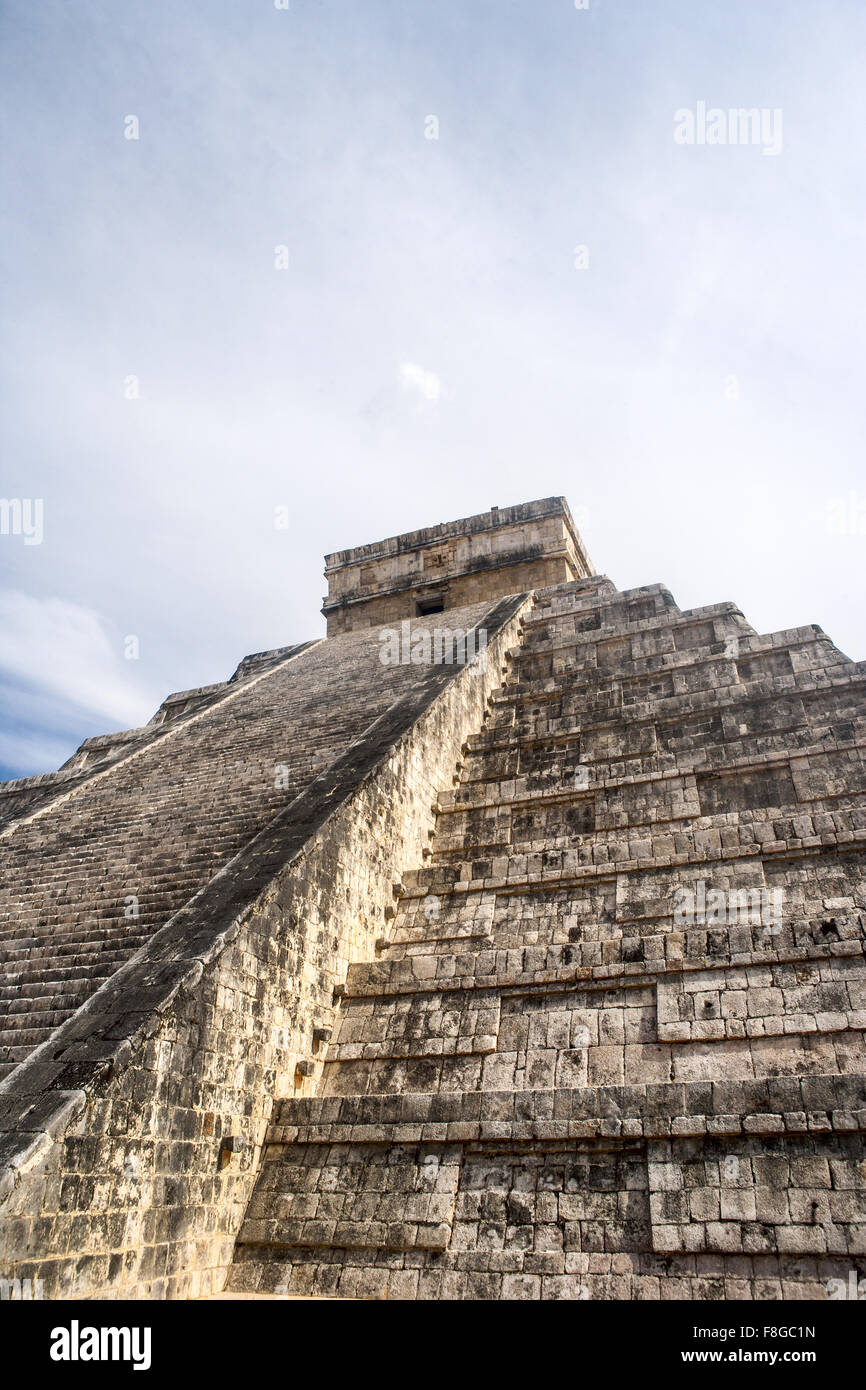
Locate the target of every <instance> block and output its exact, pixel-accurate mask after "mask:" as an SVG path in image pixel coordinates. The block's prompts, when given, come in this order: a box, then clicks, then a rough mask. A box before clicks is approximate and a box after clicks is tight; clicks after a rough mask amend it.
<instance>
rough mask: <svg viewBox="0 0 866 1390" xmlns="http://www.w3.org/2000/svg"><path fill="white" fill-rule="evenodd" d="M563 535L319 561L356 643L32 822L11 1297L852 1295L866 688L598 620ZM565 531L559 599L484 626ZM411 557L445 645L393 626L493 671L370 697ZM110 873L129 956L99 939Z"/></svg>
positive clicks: (10, 1146) (144, 751) (544, 520)
mask: <svg viewBox="0 0 866 1390" xmlns="http://www.w3.org/2000/svg"><path fill="white" fill-rule="evenodd" d="M550 501H552V502H553V503H557V502H558V499H550V500H549V502H550ZM549 502H548V503H532V504H528V505H527V507H525V508H515V509H509V510H508V513H507V514H506V513H503V514H502V519H501V523H500V520H496V521H495V523H494V521H492V520H491V517H490V514H486V515H485V516H484V517H481V518H470V519H469V522H467V523H465V524H464V523H453V524H451V525H449V526H448V527H444V528H442V527H440V528H431V530H430V531H429V532H421V533H413V535H411V536H406V537H398V538H394V539H393V541H390V542H383V543H381V544H380V545H379V546H371V547H363V548H361V550H359V551H357V552H342V553H341V554H340V555H338V556H335V557H329V562H330V563H329V578H330V579H331V582H332V595H331V599H329V603H330V604H331V609H332V611H331V610H328V611H329V626H331V630H332V631H334V630H336V629H337V628H338V627H339V626H340V625H342V626H344V627H346V628H347V629H350V630H348V631H347V632H346V633H345V635H343V636H339V637H333V636H332V637H329V638H328V639H327V641H326V642H324V643H321V644H319V645H317V646H314V647H312V648H311V649H284V651H282V652H280V653H274V654H260V655H259V656H258V657H256V658H248V659H247V660H246V661H245V662H244V663H242V664H241V666H240V667H239V668H238V671H237V672H236V673H235V677H234V678H233V680H232V682H228V683H227V684H226V686H225V687H215V688H213V687H212V688H208V689H206V690H200V691H194V692H181V695H180V696H178V697H170V699H169V700H168V701H166V702H165V704H164V705H163V707H162V709H161V712H160V715H159V716H158V717H157V718H158V720H159V722H158V723H157V724H155V725H152V726H149V731H138V732H134V733H133V734H132V735H126V736H113V737H112V736H108V738H107V740H106V741H105V743H104V746H100V747H98V748H97V749H96V750H95V751H96V753H98V754H99V756H100V759H101V760H100V762H99V763H98V764H94V765H93V771H92V772H89V771H88V765H87V761H86V756H89V754H88V750H87V749H86V748H85V762H84V764H83V765H79V767H78V770H77V771H75V770H74V768H73V769H72V770H73V772H74V776H75V778H77V779H78V780H74V779H73V780H71V781H70V780H68V778H69V770H67V773H64V774H56V775H55V776H57V777H60V778H61V779H62V778H67V780H65V781H64V780H61V781H59V782H57V783H52V784H50V785H46V784H45V782H44V779H39V783H40V785H38V786H36V787H34V788H32V789H31V790H32V791H33V794H34V798H35V800H33V801H32V802H31V811H30V814H29V815H22V814H20V813H19V814H18V824H17V825H14V826H12V827H11V828H10V829H8V830H7V832H6V843H8V845H9V849H10V864H11V866H12V872H13V876H12V878H10V880H9V885H10V886H9V889H8V896H7V898H6V902H7V916H6V917H5V918H4V919H3V922H2V926H0V933H2V934H0V950H3V951H8V952H9V955H8V957H5V958H4V964H3V966H2V969H3V970H4V971H6V972H8V974H7V982H8V993H7V995H5V996H4V997H6V998H7V999H8V1000H9V1001H10V1002H12V1001H18V1000H20V1001H21V1007H19V1008H16V1011H15V1014H10V1015H9V1016H8V1017H7V1022H8V1023H9V1025H10V1028H11V1029H12V1032H13V1035H14V1033H15V1029H16V1027H17V1028H18V1030H19V1031H21V1025H20V1023H19V1020H21V1019H26V1020H27V1027H26V1028H25V1029H24V1031H25V1033H26V1034H27V1036H26V1037H25V1038H21V1039H18V1038H16V1039H15V1040H14V1041H13V1042H11V1043H9V1044H8V1046H10V1048H14V1047H19V1048H21V1047H23V1048H24V1050H25V1051H26V1050H27V1048H28V1047H29V1048H35V1050H34V1051H32V1053H31V1055H30V1056H29V1057H27V1058H26V1059H24V1057H23V1054H19V1055H18V1056H16V1055H14V1054H12V1053H11V1052H10V1054H9V1060H10V1062H12V1063H15V1062H17V1063H18V1064H17V1065H15V1066H14V1067H13V1069H12V1070H10V1073H9V1075H8V1076H7V1078H6V1081H5V1082H4V1083H2V1085H0V1159H2V1162H3V1164H4V1165H5V1167H4V1168H3V1173H2V1176H0V1203H2V1205H0V1220H2V1222H3V1225H2V1234H0V1265H2V1266H3V1270H4V1273H5V1272H6V1271H8V1272H9V1274H10V1275H11V1276H12V1277H20V1278H27V1277H31V1278H32V1277H40V1278H42V1279H43V1282H44V1283H45V1285H46V1286H47V1291H48V1292H49V1294H50V1295H51V1294H53V1295H55V1296H56V1295H57V1294H59V1293H63V1292H68V1291H73V1290H74V1291H76V1292H82V1293H85V1294H89V1295H92V1296H97V1297H113V1296H130V1295H131V1296H138V1297H162V1296H167V1297H182V1296H195V1295H196V1294H199V1293H202V1292H204V1293H207V1292H210V1291H212V1290H216V1289H219V1288H221V1287H222V1285H223V1282H224V1281H225V1279H226V1275H227V1273H228V1287H229V1288H230V1289H234V1290H236V1291H239V1292H240V1291H256V1292H271V1293H289V1294H301V1295H304V1296H309V1295H314V1296H315V1295H321V1296H328V1297H333V1296H335V1295H336V1296H343V1297H353V1298H356V1297H370V1298H372V1297H389V1298H412V1299H414V1298H424V1299H426V1298H491V1299H492V1298H504V1299H512V1298H514V1299H547V1298H566V1299H568V1298H576V1299H582V1298H592V1299H598V1298H603V1299H617V1298H623V1299H631V1298H636V1299H669V1298H699V1299H703V1298H730V1299H745V1298H756V1299H764V1298H809V1299H819V1298H824V1297H827V1295H828V1288H829V1287H830V1285H829V1281H830V1280H842V1281H846V1280H847V1279H848V1276H849V1272H850V1271H851V1270H852V1269H856V1270H858V1271H859V1274H860V1276H861V1277H862V1276H863V1274H864V1273H866V1250H864V1233H866V1197H864V1193H866V1152H864V1144H863V1132H864V1128H866V1067H864V1060H863V1028H864V1023H866V969H864V914H866V881H864V874H863V864H864V839H866V796H864V792H866V777H864V757H863V750H864V738H863V734H864V728H866V718H864V700H863V691H864V683H866V665H864V664H862V663H861V664H855V663H852V662H850V661H848V660H847V659H846V658H845V657H844V656H842V655H841V653H839V652H838V651H837V650H836V649H835V648H834V647H833V645H832V643H831V642H830V641H829V640H828V639H827V638H826V637H825V635H824V634H823V633H822V632H821V630H820V629H818V628H815V627H807V628H801V629H796V630H793V631H787V632H783V633H776V634H772V635H769V636H759V635H758V634H756V633H755V632H754V631H753V630H752V629H751V628H750V627H749V626H748V624H747V623H746V621H745V620H744V618H743V616H742V614H740V612H739V611H738V610H737V609H736V608H735V607H734V606H733V605H731V604H728V603H723V604H717V605H714V606H712V607H708V608H703V609H700V610H694V611H691V612H681V611H680V610H679V609H678V608H677V606H676V604H675V602H674V600H673V598H672V597H671V595H670V594H669V593H668V592H667V590H665V589H664V588H663V587H661V586H659V585H651V586H647V587H646V588H642V589H638V590H632V591H627V592H624V593H623V592H619V591H618V590H616V588H615V587H614V585H613V584H612V583H611V582H610V581H609V580H607V579H605V578H604V577H601V576H589V575H588V574H586V573H585V570H582V569H581V567H582V566H586V565H588V562H586V561H585V552H584V551H583V549H582V546H580V544H579V539H578V540H575V537H574V535H573V527H572V525H571V522H570V517H568V516H567V509H565V511H563V508H562V506H555V505H554V506H552V507H551V506H550V505H549ZM511 513H514V515H511ZM563 518H567V521H564V520H563ZM548 526H553V527H554V530H556V528H557V527H560V528H562V527H565V532H564V533H557V535H558V537H559V539H557V537H556V536H553V533H551V537H552V539H551V537H547V538H546V533H545V535H539V536H535V537H533V538H530V539H527V535H526V534H525V529H526V528H527V527H528V528H530V530H531V529H532V528H534V527H540V528H542V530H543V529H544V528H545V527H548ZM461 527H463V531H461ZM521 528H523V530H522V529H521ZM495 533H499V535H500V536H501V537H502V542H501V545H502V548H501V554H500V553H499V552H497V549H496V547H495V546H492V545H491V548H490V550H489V553H488V552H487V551H483V547H485V546H487V545H488V542H489V541H490V537H491V536H492V535H493V534H495ZM507 533H510V534H507ZM566 533H567V534H566ZM563 535H565V540H566V542H567V545H566V549H567V550H568V551H569V555H570V559H569V561H568V563H570V564H572V566H573V567H574V566H576V568H577V570H578V571H580V572H581V573H582V576H583V577H579V578H576V579H565V581H564V582H560V580H561V579H562V576H560V575H559V574H558V573H554V575H553V577H554V579H555V580H556V581H557V582H555V583H553V584H551V583H550V582H548V581H549V578H550V572H549V571H547V579H545V581H544V587H539V584H540V583H541V582H542V581H540V580H537V579H536V578H530V580H529V583H528V584H527V587H532V588H533V590H534V592H533V593H532V595H531V597H529V598H525V597H523V598H521V597H517V598H512V599H501V598H500V596H501V595H503V594H504V593H506V592H507V586H508V584H509V582H510V581H511V579H512V578H513V577H514V576H516V575H518V574H521V575H522V576H524V577H525V576H526V575H528V574H530V571H529V570H528V569H526V566H527V565H528V564H530V563H531V564H535V563H536V562H538V563H543V564H545V565H549V564H551V563H556V564H559V563H560V562H561V561H562V562H563V563H565V561H564V560H563V557H562V556H561V555H557V554H554V551H555V550H556V546H557V544H558V543H559V540H562V537H563ZM548 539H550V540H551V545H550V547H549V548H547V540H548ZM536 543H537V544H538V545H539V546H540V547H541V551H540V552H539V554H538V555H534V556H529V555H527V554H526V553H524V552H525V549H526V546H527V545H529V546H530V547H531V546H532V545H535V544H536ZM479 545H481V547H482V549H479ZM437 547H440V548H439V549H437ZM569 547H570V548H569ZM482 551H483V555H484V556H486V558H485V559H484V563H480V561H481V559H482ZM436 554H439V555H440V561H441V563H440V565H439V567H438V568H439V570H440V571H441V570H443V568H444V569H445V570H447V572H448V573H447V578H448V583H447V587H443V586H441V585H440V590H441V592H443V593H444V594H445V602H446V610H445V612H444V613H443V614H442V615H441V616H440V615H439V614H437V615H436V616H435V617H428V618H426V619H423V618H416V619H414V622H415V624H417V625H419V626H420V625H421V624H422V623H428V624H430V625H433V624H438V623H448V624H450V625H452V626H457V625H460V626H468V625H471V624H472V623H477V624H480V625H482V626H484V627H485V628H486V629H487V630H488V631H489V635H490V645H489V649H488V659H487V662H486V664H485V665H484V669H482V668H481V666H478V665H476V667H474V668H473V667H470V668H468V669H461V670H457V671H455V670H454V669H453V668H443V667H442V666H436V665H433V666H432V667H431V666H425V665H423V664H422V665H420V666H419V665H412V663H411V662H408V663H407V664H406V665H400V666H398V667H390V668H389V667H383V666H382V664H381V662H380V661H379V641H378V633H377V631H376V629H375V628H374V627H371V626H370V624H374V623H378V622H380V621H391V619H392V618H393V619H396V620H398V621H402V619H404V618H406V617H409V616H411V614H412V613H414V612H415V607H414V605H415V604H417V603H418V602H419V601H420V602H421V603H422V604H423V603H424V602H426V600H425V597H424V595H425V593H426V592H427V590H426V588H425V586H426V585H427V582H428V581H427V577H426V574H427V572H426V570H425V565H427V561H428V559H430V557H431V556H433V555H436ZM497 556H498V558H497ZM500 561H501V563H500ZM356 571H357V573H356ZM533 574H534V572H533ZM434 577H435V576H434ZM440 577H441V575H440ZM430 582H431V583H432V582H433V581H432V578H431V579H430ZM476 583H479V584H481V585H482V587H481V588H480V589H478V590H475V591H473V590H472V589H471V588H470V587H468V586H471V585H474V584H476ZM434 587H435V586H434ZM466 593H474V596H475V597H478V598H483V599H485V600H487V602H486V604H484V603H482V604H481V605H480V606H476V607H475V608H473V609H471V610H467V609H458V610H456V611H455V612H451V611H450V600H451V599H452V598H453V597H454V595H455V594H461V595H464V594H466ZM495 599H500V601H499V602H498V603H497V604H495V605H494V606H493V607H492V608H491V607H490V603H491V602H492V601H493V600H495ZM353 628H354V629H355V630H351V629H353ZM92 742H93V741H89V743H92ZM99 742H100V741H97V743H99ZM289 745H291V748H292V749H293V750H294V752H295V756H292V755H290V754H289V755H286V754H288V749H289ZM277 749H282V750H284V755H283V756H280V755H278V752H277ZM72 762H73V764H74V762H75V760H72ZM276 763H286V764H288V765H289V767H290V768H291V769H292V773H291V777H290V785H289V787H288V788H286V789H283V791H282V793H281V794H280V795H276V794H275V791H274V788H273V785H272V783H271V785H265V782H266V781H267V779H263V778H262V775H261V770H262V768H266V767H267V768H272V767H273V765H274V764H276ZM52 788H53V791H52ZM24 790H25V791H26V790H27V789H26V788H25V789H24ZM19 792H20V788H17V786H16V787H13V788H11V794H12V795H18V794H19ZM52 797H53V799H52ZM280 797H282V799H280ZM18 804H19V805H22V804H26V803H22V802H19V803H18ZM100 836H101V837H102V838H100ZM0 843H2V842H0ZM34 866H36V869H37V872H36V873H34ZM55 866H56V871H55ZM132 866H134V868H135V871H136V872H138V873H139V874H140V877H141V881H142V882H143V884H144V885H145V887H144V891H143V894H142V901H143V902H144V901H146V902H147V903H148V906H149V909H150V904H151V899H150V898H149V897H148V894H149V893H152V894H153V895H154V900H153V906H152V915H151V916H149V917H148V918H147V919H146V921H145V923H144V926H143V928H141V929H140V930H141V936H142V940H141V941H140V942H139V941H138V940H137V939H136V938H135V936H134V934H133V933H134V931H135V927H134V924H130V923H128V922H127V923H125V924H124V923H122V922H120V921H118V920H117V917H116V914H115V916H114V917H112V916H111V913H110V912H106V910H105V907H104V904H105V902H106V901H107V900H109V901H111V902H117V901H118V899H119V897H120V896H121V889H122V888H123V887H124V886H125V884H126V883H127V882H128V881H129V876H130V873H131V872H132ZM15 874H17V875H18V877H17V879H16V878H15V877H14V875H15ZM15 885H17V886H15ZM6 891H7V890H6V888H5V887H4V892H6ZM128 891H130V892H135V891H136V890H135V887H134V886H133V887H130V888H129V890H128ZM159 894H162V896H161V897H160V896H158V895H159ZM111 895H113V896H111ZM167 918H168V919H169V920H166V919H167ZM91 924H98V925H91ZM97 930H98V931H99V932H101V933H103V935H102V936H101V937H99V938H98V939H99V940H100V941H105V942H106V943H107V944H106V947H105V949H106V953H107V954H111V953H114V954H113V955H112V959H111V961H108V960H107V959H106V962H105V963H106V965H107V966H108V969H106V970H105V971H104V973H103V974H102V975H100V974H99V971H98V969H95V968H94V966H95V962H94V961H93V960H92V959H91V957H92V956H93V955H94V954H95V947H94V945H93V942H94V941H96V940H97V938H96V936H95V935H91V934H89V933H95V932H96V931H97ZM67 942H68V944H69V947H70V950H69V951H68V952H67V953H65V954H64V952H63V950H62V947H63V946H64V944H66V943H67ZM136 951H137V954H136ZM67 955H68V957H69V963H68V965H66V964H64V965H59V964H58V963H59V962H60V961H61V959H65V958H66V956H67ZM12 972H17V973H15V974H13V973H12ZM30 985H32V989H28V988H22V987H23V986H30ZM41 1000H45V1001H47V1002H46V1003H44V1004H41V1003H40V1001H41ZM40 1013H41V1014H44V1015H46V1016H45V1017H42V1018H40V1017H39V1015H40ZM55 1015H56V1017H55ZM43 1039H44V1041H43ZM39 1043H41V1046H37V1044H39Z"/></svg>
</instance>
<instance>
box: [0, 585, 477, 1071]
mask: <svg viewBox="0 0 866 1390" xmlns="http://www.w3.org/2000/svg"><path fill="white" fill-rule="evenodd" d="M486 611H487V606H486V605H482V606H480V607H479V606H478V605H476V606H475V607H474V608H469V609H466V610H464V616H465V618H466V619H467V620H468V621H470V622H471V621H474V620H475V619H476V618H477V617H479V616H480V615H481V614H483V613H484V612H486ZM424 674H425V672H424V671H423V669H422V668H420V667H417V666H394V667H385V666H383V665H382V662H381V660H380V649H379V643H378V642H377V635H376V632H375V631H361V632H355V633H349V634H347V635H345V636H341V637H338V638H335V639H332V640H329V641H328V642H327V643H324V642H322V643H319V644H318V645H317V644H302V645H300V646H297V647H290V648H285V649H281V650H279V651H276V652H274V653H258V654H256V656H254V657H248V658H246V660H245V661H244V662H242V663H241V665H240V667H239V668H238V671H237V672H236V673H235V677H233V678H232V681H231V682H226V683H225V685H224V686H214V687H209V688H208V689H207V690H206V691H205V692H204V696H202V692H201V691H199V692H182V693H181V696H175V697H169V699H168V700H167V701H165V702H164V705H163V706H162V707H161V709H160V711H159V712H158V715H157V716H155V721H156V722H155V723H152V725H148V726H145V728H144V729H141V730H135V731H128V732H127V733H125V734H122V735H114V736H105V737H103V738H99V739H88V740H87V741H86V743H85V744H84V745H82V748H83V749H84V752H83V753H82V752H80V754H79V755H76V757H75V758H73V759H71V760H70V763H71V764H77V762H79V761H81V760H82V759H83V760H84V763H86V764H87V766H86V767H85V770H84V771H83V772H76V773H75V775H76V777H77V779H78V780H77V781H76V780H73V781H71V782H70V781H69V780H68V777H69V776H71V774H67V773H62V772H61V773H59V774H52V775H45V776H42V777H38V778H33V779H24V781H19V782H16V783H13V784H0V803H2V802H8V803H9V806H8V807H7V812H6V814H7V817H9V816H11V815H12V814H16V815H17V816H18V817H19V818H18V819H17V820H13V819H8V820H7V823H6V824H5V828H3V829H2V830H0V1081H2V1080H4V1079H5V1078H6V1077H7V1076H9V1075H10V1074H11V1073H12V1072H13V1071H14V1070H15V1068H16V1067H17V1065H18V1064H19V1063H20V1062H22V1061H24V1060H25V1058H27V1057H28V1056H29V1055H30V1054H31V1053H32V1051H33V1050H34V1049H35V1048H36V1047H38V1046H39V1045H40V1044H41V1043H44V1042H45V1041H46V1040H47V1039H48V1038H49V1037H50V1036H51V1034H52V1033H53V1032H54V1030H55V1029H56V1028H58V1027H59V1026H60V1025H61V1024H63V1023H64V1022H66V1020H67V1019H69V1018H71V1016H72V1015H73V1014H74V1013H75V1012H76V1010H77V1009H78V1008H80V1007H81V1005H82V1004H83V1003H84V1002H85V1001H86V1000H87V999H88V998H90V996H91V995H92V994H93V993H94V992H95V991H96V990H97V989H98V988H99V986H100V985H102V984H103V983H104V982H105V981H106V980H108V979H109V978H110V977H111V976H112V975H113V974H114V972H115V971H116V970H117V969H118V968H119V967H120V966H121V965H123V964H124V963H125V962H126V961H128V960H129V959H130V957H131V956H133V955H134V954H135V952H136V951H138V950H139V949H140V948H141V947H142V946H143V945H145V943H146V942H147V941H148V940H149V939H150V938H151V937H152V936H153V934H154V933H155V932H156V931H157V930H159V928H160V927H162V926H163V925H164V924H165V923H166V922H167V921H168V920H169V918H171V917H172V915H173V914H174V913H176V912H177V911H178V910H179V909H180V908H181V907H183V906H184V904H186V903H187V902H189V900H190V899H191V898H192V897H193V896H194V894H195V893H197V892H198V891H199V890H200V889H201V888H202V887H203V886H204V885H205V884H207V883H208V882H209V881H210V880H211V879H212V878H213V877H214V875H215V874H216V873H217V872H218V871H219V870H220V869H221V868H222V867H223V866H224V865H225V864H226V863H227V862H228V861H229V860H230V859H231V858H232V857H233V856H234V855H235V854H237V853H238V852H239V851H240V850H241V849H242V848H243V847H244V846H246V845H247V844H249V842H250V841H251V840H252V838H253V837H254V836H255V835H256V834H257V833H258V832H259V831H260V830H262V829H263V827H265V826H266V825H267V824H268V823H269V822H270V821H272V820H273V819H274V817H275V816H277V814H278V813H279V812H280V811H281V810H283V809H284V808H285V807H286V806H287V805H288V804H289V803H290V802H291V801H292V800H293V799H294V798H295V797H296V796H297V795H298V794H299V793H300V792H301V791H302V790H303V789H304V788H305V787H308V786H309V785H310V783H312V782H313V780H314V779H315V777H316V776H317V775H318V774H320V773H321V772H322V771H323V770H324V769H326V768H328V767H329V766H331V765H332V764H333V763H334V761H335V759H337V758H338V757H339V756H340V755H341V754H343V753H344V752H345V750H346V749H347V747H349V745H350V744H351V743H352V741H353V740H354V739H357V738H358V737H359V736H360V735H362V734H363V731H364V730H365V729H366V728H367V727H368V725H369V724H370V723H371V722H372V721H373V720H374V719H376V718H377V717H379V716H380V715H382V714H383V713H384V712H385V711H386V710H387V709H388V708H389V707H391V706H392V704H393V702H394V701H395V699H396V698H399V697H400V696H402V695H405V694H406V693H407V692H408V691H410V690H412V689H413V688H415V687H416V686H417V685H418V683H419V682H420V681H421V680H422V679H423V676H424ZM190 694H192V695H193V696H194V697H195V698H190V699H187V698H185V697H186V696H189V695H190ZM205 697H206V698H205ZM166 725H168V728H167V729H166ZM94 748H95V749H96V753H98V754H100V756H101V754H102V751H104V749H108V751H109V754H110V755H111V757H112V758H114V759H115V760H114V761H113V762H112V761H108V762H105V761H102V762H100V761H97V762H95V763H94V764H93V765H90V764H89V763H87V758H88V756H89V750H90V751H92V750H93V749H94ZM73 772H75V768H73ZM25 782H27V783H31V782H32V784H33V785H32V786H25V785H24V783H25ZM52 797H53V799H52ZM34 798H35V799H34ZM10 808H11V809H10ZM0 809H2V808H0Z"/></svg>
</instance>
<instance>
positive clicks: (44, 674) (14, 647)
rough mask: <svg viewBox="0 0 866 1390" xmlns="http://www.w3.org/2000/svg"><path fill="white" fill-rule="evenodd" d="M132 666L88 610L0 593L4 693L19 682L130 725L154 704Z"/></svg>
mask: <svg viewBox="0 0 866 1390" xmlns="http://www.w3.org/2000/svg"><path fill="white" fill-rule="evenodd" d="M133 671H134V667H133V663H131V662H127V661H125V660H124V657H123V650H122V644H121V643H119V642H112V641H111V640H110V639H109V636H108V633H107V632H106V630H105V627H104V625H103V622H102V620H101V619H100V617H99V615H98V614H97V613H95V612H93V610H92V609H89V608H82V607H81V606H79V605H78V604H75V603H69V602H68V601H67V600H65V599H61V598H34V597H33V596H32V595H30V594H24V593H20V592H18V591H15V590H13V591H10V592H7V593H5V594H0V679H2V680H3V682H4V684H5V685H6V687H7V698H9V695H8V692H9V687H10V686H11V685H15V686H18V687H19V688H20V686H21V685H22V683H23V684H26V686H27V687H29V688H30V690H31V691H33V692H34V693H35V695H36V696H37V697H39V696H49V697H50V696H54V697H59V698H60V699H61V700H62V702H63V703H65V704H66V705H68V706H75V707H77V708H78V709H79V710H81V711H82V712H83V713H86V714H88V715H90V716H95V717H99V718H102V719H104V720H105V721H106V723H107V725H108V726H109V728H132V727H135V726H137V725H138V724H141V723H143V722H145V721H146V720H147V719H149V717H150V715H151V714H152V713H153V708H154V706H153V703H152V701H151V700H149V699H147V698H145V697H144V696H143V695H142V693H141V691H140V690H139V689H138V688H137V686H136V683H135V679H134V675H133ZM23 705H24V707H26V699H24V700H23ZM21 712H22V713H23V708H22V711H21Z"/></svg>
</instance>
